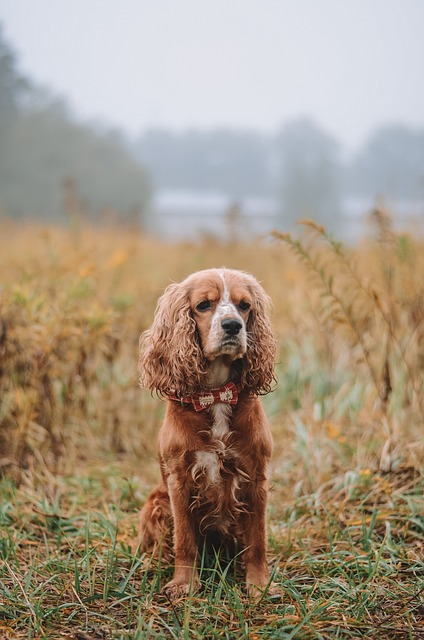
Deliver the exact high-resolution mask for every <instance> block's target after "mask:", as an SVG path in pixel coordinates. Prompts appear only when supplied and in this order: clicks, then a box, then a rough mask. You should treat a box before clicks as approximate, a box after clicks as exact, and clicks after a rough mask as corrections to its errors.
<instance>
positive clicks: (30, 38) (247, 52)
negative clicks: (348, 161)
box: [0, 0, 424, 149]
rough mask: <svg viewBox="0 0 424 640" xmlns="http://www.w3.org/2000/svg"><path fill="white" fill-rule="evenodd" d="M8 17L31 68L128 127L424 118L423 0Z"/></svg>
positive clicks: (271, 126) (5, 12)
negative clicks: (306, 119)
mask: <svg viewBox="0 0 424 640" xmlns="http://www.w3.org/2000/svg"><path fill="white" fill-rule="evenodd" d="M0 22H1V23H2V24H3V30H4V34H5V36H6V37H7V39H8V41H9V43H10V44H11V45H12V47H13V48H14V50H15V52H16V53H17V54H18V56H19V67H20V69H21V70H22V71H23V72H25V73H27V74H29V75H30V76H31V77H32V78H33V80H35V81H37V82H39V83H42V84H45V85H48V86H50V87H51V88H52V89H53V90H54V91H55V92H56V93H58V94H60V95H62V96H63V97H66V98H67V99H68V100H69V102H70V104H71V106H72V107H73V109H74V112H75V113H76V114H77V115H78V116H79V117H82V118H84V119H90V120H96V119H97V120H100V121H102V122H104V123H106V124H110V125H112V126H118V127H120V128H122V129H123V130H125V131H127V132H128V133H130V134H138V133H141V132H142V131H145V130H146V129H147V128H149V127H151V126H163V127H168V128H170V129H173V130H176V131H181V130H185V129H189V128H197V129H199V128H211V127H235V128H238V129H244V128H252V129H255V130H259V131H264V132H274V131H276V130H278V129H279V128H280V127H281V126H282V125H284V123H286V122H287V121H288V120H290V119H293V118H296V117H300V116H309V117H311V118H313V119H314V120H315V121H316V122H317V123H318V125H320V126H321V127H323V128H324V129H325V130H327V131H328V132H329V133H330V134H332V135H334V136H335V137H336V138H337V139H338V140H339V141H340V142H341V143H342V144H345V145H346V146H347V148H350V149H355V148H356V147H358V146H359V145H360V144H361V143H362V142H363V141H364V139H365V138H366V136H367V135H369V134H370V132H371V131H372V130H373V129H374V128H375V127H376V126H379V125H381V124H385V123H388V122H402V123H405V124H408V125H410V126H412V127H424V0H0Z"/></svg>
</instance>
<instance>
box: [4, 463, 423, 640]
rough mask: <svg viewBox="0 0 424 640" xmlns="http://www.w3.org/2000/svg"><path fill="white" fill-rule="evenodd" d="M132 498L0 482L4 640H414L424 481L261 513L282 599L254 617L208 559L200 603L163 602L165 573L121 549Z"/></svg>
mask: <svg viewBox="0 0 424 640" xmlns="http://www.w3.org/2000/svg"><path fill="white" fill-rule="evenodd" d="M129 484H130V485H131V488H130V489H129ZM136 484H137V483H136V481H135V480H134V479H132V480H131V481H128V480H125V479H124V478H123V476H122V470H121V469H119V467H117V466H116V465H115V466H112V465H111V466H110V468H109V469H107V470H105V469H102V470H98V471H97V472H96V471H95V470H92V472H91V473H90V475H87V476H86V477H80V478H78V479H76V478H71V479H69V478H68V479H67V478H56V479H54V481H53V480H52V483H51V485H50V486H44V487H41V486H40V487H39V488H38V490H35V489H34V488H25V487H20V488H19V489H17V488H16V487H14V486H13V485H12V484H11V483H10V482H8V481H6V480H4V481H3V483H2V485H1V487H0V492H1V496H2V508H1V538H0V555H1V592H0V593H1V595H0V602H1V605H0V630H1V633H2V634H3V636H2V637H4V638H44V637H46V638H70V637H72V638H75V637H79V638H88V637H92V638H121V639H128V640H129V639H130V638H136V639H139V640H141V639H144V638H199V639H200V638H211V639H212V638H228V639H236V638H240V639H241V638H284V639H286V638H287V639H288V638H296V639H301V638H373V639H374V638H393V639H398V638H411V639H412V638H414V639H415V638H419V637H422V635H420V634H422V633H423V632H424V606H423V600H424V597H423V594H424V563H423V550H424V515H423V514H424V504H423V480H422V478H421V477H420V475H419V474H417V473H416V472H415V471H414V470H413V469H408V468H404V469H400V470H398V471H397V472H392V473H390V474H386V475H381V474H378V473H373V472H371V471H370V470H365V471H363V472H357V473H350V474H344V475H343V476H342V477H337V478H335V479H333V480H332V481H331V482H330V483H328V485H327V486H326V487H322V488H321V489H320V490H319V491H317V492H315V493H313V494H309V495H303V496H301V497H299V498H297V499H295V500H293V501H291V503H286V504H284V505H279V507H277V505H276V504H275V502H274V500H273V499H271V506H270V548H269V551H270V565H271V568H272V571H273V580H274V582H275V583H276V584H277V585H278V586H279V587H280V589H281V599H280V600H278V599H277V600H276V599H272V598H271V599H268V598H267V597H266V596H264V597H263V599H262V600H261V601H260V602H259V603H255V602H252V601H250V600H249V598H248V597H247V595H246V593H245V591H244V589H243V580H242V573H241V568H240V566H236V567H234V564H230V565H229V566H227V567H225V568H224V567H223V566H221V565H220V562H219V559H216V560H215V561H214V559H212V562H209V564H206V563H204V562H202V560H201V562H200V563H201V567H202V568H201V580H202V590H201V592H200V593H198V594H194V595H191V596H190V597H187V598H185V599H183V600H181V601H180V602H177V603H171V602H169V601H168V600H167V599H166V598H165V597H163V596H161V595H160V594H159V593H158V592H159V589H160V585H161V584H163V583H164V582H165V581H166V580H167V579H169V576H170V571H171V568H170V566H169V565H168V564H164V563H162V562H161V561H160V560H157V559H156V560H155V559H152V558H149V557H139V556H138V555H137V554H135V553H134V552H133V551H134V549H131V546H130V543H131V542H133V540H132V539H131V538H132V536H135V533H136V526H137V510H138V507H139V504H138V503H139V497H138V496H137V489H135V487H136ZM275 493H278V487H277V488H276V489H275ZM72 634H74V635H72ZM78 634H80V635H78ZM84 634H86V635H84Z"/></svg>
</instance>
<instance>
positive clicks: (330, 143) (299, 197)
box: [277, 119, 341, 229]
mask: <svg viewBox="0 0 424 640" xmlns="http://www.w3.org/2000/svg"><path fill="white" fill-rule="evenodd" d="M277 155H278V157H279V165H280V175H281V192H282V207H281V221H282V224H283V225H284V227H285V228H291V227H292V225H293V224H294V223H295V222H296V221H297V220H298V219H299V218H313V219H316V220H317V221H318V222H319V223H321V224H324V225H325V226H328V227H329V228H330V229H334V228H335V227H336V226H337V223H338V218H339V216H340V213H341V207H340V202H339V185H338V177H339V158H338V148H337V144H336V143H335V142H334V140H333V139H332V138H330V137H329V136H328V135H327V134H326V133H324V132H322V131H321V130H320V129H319V128H318V127H317V126H316V125H315V124H314V123H313V122H311V121H310V120H307V119H301V120H296V121H294V122H292V123H290V124H288V125H287V126H286V127H285V128H284V129H283V130H282V132H281V133H280V135H279V136H278V138H277Z"/></svg>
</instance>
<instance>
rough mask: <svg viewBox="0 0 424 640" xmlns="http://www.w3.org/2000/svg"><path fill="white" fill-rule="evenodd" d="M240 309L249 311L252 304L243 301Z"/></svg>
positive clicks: (239, 305) (239, 306) (240, 303)
mask: <svg viewBox="0 0 424 640" xmlns="http://www.w3.org/2000/svg"><path fill="white" fill-rule="evenodd" d="M238 308H239V309H240V311H248V310H249V309H250V304H249V303H248V302H246V301H245V300H242V301H241V302H239V304H238Z"/></svg>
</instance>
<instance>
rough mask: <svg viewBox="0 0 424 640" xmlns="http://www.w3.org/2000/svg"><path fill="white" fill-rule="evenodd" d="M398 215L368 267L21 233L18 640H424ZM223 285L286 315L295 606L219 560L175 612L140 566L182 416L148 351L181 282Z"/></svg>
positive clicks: (294, 247) (406, 257)
mask: <svg viewBox="0 0 424 640" xmlns="http://www.w3.org/2000/svg"><path fill="white" fill-rule="evenodd" d="M383 214H384V212H381V211H380V212H377V214H376V216H375V221H376V234H375V235H374V236H373V237H370V238H368V239H367V240H366V241H364V242H363V243H362V244H361V245H358V246H357V247H355V248H354V249H351V250H347V249H346V248H344V247H342V246H341V245H339V244H338V243H337V242H335V241H334V240H333V239H332V238H331V237H330V236H328V235H327V234H326V232H325V230H322V229H319V228H317V227H314V226H311V225H308V226H307V228H308V229H309V233H307V234H306V235H303V236H301V237H300V238H293V237H287V236H280V237H279V238H278V239H276V240H274V241H273V242H272V241H270V240H269V239H267V240H266V241H257V242H256V243H254V244H251V245H243V244H237V243H236V244H234V243H232V244H231V245H230V246H229V245H224V244H221V243H218V242H217V241H215V240H213V239H211V238H205V239H204V240H203V241H201V242H199V243H197V244H193V245H166V244H164V243H161V242H160V241H155V240H152V239H149V238H145V237H143V236H141V235H140V234H139V233H135V232H133V231H128V230H117V229H93V228H90V227H89V226H87V225H86V226H85V227H81V228H80V229H79V230H77V231H75V230H73V231H72V230H71V231H69V230H66V229H56V228H54V227H49V228H41V227H39V226H37V225H21V226H19V225H14V224H12V223H6V222H4V223H2V228H1V231H0V233H1V235H2V237H5V236H6V235H7V238H8V242H7V243H6V245H5V247H4V250H2V253H1V255H0V282H1V283H2V284H1V289H0V450H1V458H0V465H1V469H2V476H1V480H0V496H1V501H0V637H1V638H5V639H12V638H63V639H68V638H69V639H70V638H72V639H78V640H89V639H106V638H114V639H115V638H117V639H118V638H119V639H128V640H129V639H133V638H134V639H136V640H141V639H144V638H146V639H147V638H187V639H196V638H198V639H199V640H200V639H201V638H202V639H203V638H210V639H213V638H217V639H218V638H219V639H221V638H228V639H231V640H233V639H239V638H240V639H241V638H249V639H260V638H276V639H279V638H281V639H288V638H293V639H296V640H297V639H303V638H305V639H312V638H320V639H321V638H323V639H327V638H343V639H346V640H347V639H350V638H352V639H353V638H369V639H370V640H371V639H372V640H374V639H376V638H378V639H380V638H383V639H385V638H387V639H393V640H395V639H396V640H397V639H398V638H400V639H401V640H402V639H403V638H405V639H407V638H408V639H409V638H411V639H412V638H413V639H414V640H415V639H417V638H421V637H423V638H424V605H423V602H424V595H423V594H424V562H423V558H424V499H423V495H424V493H423V482H424V480H423V476H424V474H423V470H424V440H423V432H422V423H423V413H422V409H423V373H422V372H423V366H422V365H423V362H422V353H423V352H424V349H423V347H424V325H423V318H424V302H423V301H424V293H423V292H424V288H423V285H422V282H424V277H423V275H424V252H423V251H422V242H421V241H420V239H419V238H411V237H410V236H408V235H407V234H396V233H395V232H394V231H393V229H392V228H391V226H390V221H389V219H388V217H387V216H385V214H384V215H383ZM222 264H226V265H227V266H229V267H235V268H244V269H247V270H249V271H251V272H252V273H254V274H255V275H257V276H258V277H259V279H260V280H262V282H263V284H264V287H265V289H266V290H267V291H268V293H269V294H270V295H271V297H272V299H273V302H274V317H273V320H274V325H275V328H276V332H277V335H278V337H279V340H280V354H279V363H278V378H279V385H278V387H277V389H276V390H275V392H274V393H272V394H270V395H268V396H266V397H264V399H263V401H264V404H265V408H266V411H267V413H268V416H269V418H270V422H271V426H272V430H273V435H274V443H275V447H274V455H273V460H272V469H271V477H272V483H273V489H272V492H271V498H270V505H269V562H270V567H271V569H272V572H273V580H274V582H275V583H276V584H277V585H279V586H280V588H281V594H282V597H281V598H280V599H275V598H267V597H266V596H264V597H263V598H262V600H261V601H260V602H256V603H255V602H253V601H251V600H249V598H248V597H247V595H246V593H245V591H244V588H243V580H242V571H241V567H240V562H239V561H238V559H237V558H236V559H235V560H234V561H233V562H230V563H229V564H228V565H225V564H224V563H223V562H222V560H221V559H220V558H210V557H209V558H206V557H202V558H201V581H202V589H201V591H200V592H199V593H196V594H191V595H190V596H189V597H187V598H185V599H182V600H181V601H178V602H176V603H171V602H169V601H168V600H167V599H166V598H165V597H164V596H161V595H160V593H159V590H160V586H161V585H162V584H163V583H164V582H165V581H166V580H167V579H168V578H169V576H170V573H171V567H170V566H169V564H167V563H166V562H163V561H161V559H160V558H159V559H153V558H150V557H144V556H140V555H139V554H137V552H136V545H135V540H136V531H137V520H138V512H139V509H140V506H141V505H142V504H143V502H144V500H145V498H146V496H147V494H148V492H149V490H150V489H151V488H152V487H153V486H154V484H155V482H156V480H157V477H158V466H157V462H156V458H155V455H156V454H155V449H156V444H155V441H156V433H157V430H158V428H159V424H160V420H161V416H162V414H163V404H162V403H161V402H160V401H158V400H155V399H153V398H151V397H150V396H149V394H146V393H144V392H142V391H140V390H139V389H138V388H137V380H136V362H137V342H138V336H139V334H140V332H141V331H142V330H144V329H145V328H146V327H147V326H148V325H149V323H150V321H151V318H152V314H153V310H154V305H155V302H156V299H157V297H158V295H159V294H160V292H161V291H162V289H163V287H164V286H166V284H168V282H169V281H170V280H178V279H180V278H182V277H184V276H185V275H186V274H188V273H189V272H191V271H193V270H195V269H199V268H205V267H208V266H211V265H222Z"/></svg>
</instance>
